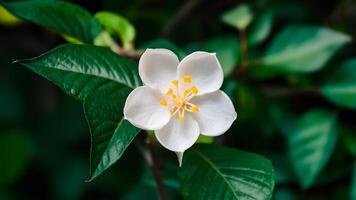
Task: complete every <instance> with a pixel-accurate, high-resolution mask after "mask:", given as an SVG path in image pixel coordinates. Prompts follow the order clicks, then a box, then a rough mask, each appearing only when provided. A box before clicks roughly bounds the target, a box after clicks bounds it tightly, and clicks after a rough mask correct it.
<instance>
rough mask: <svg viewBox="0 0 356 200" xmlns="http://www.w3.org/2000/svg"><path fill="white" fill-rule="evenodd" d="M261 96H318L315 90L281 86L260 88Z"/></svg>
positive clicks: (312, 88)
mask: <svg viewBox="0 0 356 200" xmlns="http://www.w3.org/2000/svg"><path fill="white" fill-rule="evenodd" d="M260 90H261V91H262V93H263V94H265V95H268V96H299V95H319V91H318V89H317V88H314V87H308V88H300V89H299V88H289V87H281V86H260Z"/></svg>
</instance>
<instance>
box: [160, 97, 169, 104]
mask: <svg viewBox="0 0 356 200" xmlns="http://www.w3.org/2000/svg"><path fill="white" fill-rule="evenodd" d="M159 103H160V104H161V105H162V106H167V105H168V102H167V100H166V99H165V98H162V99H161V100H160V101H159Z"/></svg>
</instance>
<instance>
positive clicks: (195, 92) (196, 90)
mask: <svg viewBox="0 0 356 200" xmlns="http://www.w3.org/2000/svg"><path fill="white" fill-rule="evenodd" d="M191 90H192V92H193V94H198V88H197V87H195V86H193V87H192V88H191Z"/></svg>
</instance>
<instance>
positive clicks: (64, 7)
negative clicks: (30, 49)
mask: <svg viewBox="0 0 356 200" xmlns="http://www.w3.org/2000/svg"><path fill="white" fill-rule="evenodd" d="M0 4H1V5H3V6H4V7H5V8H6V9H7V10H8V11H9V12H11V13H12V14H14V15H15V16H17V17H19V18H21V19H24V20H27V21H30V22H33V23H35V24H37V25H40V26H43V27H46V28H49V29H51V30H53V31H55V32H58V33H61V34H65V35H67V36H70V37H73V38H75V39H77V40H80V41H82V42H85V43H92V41H93V40H94V38H95V37H96V36H97V35H98V34H99V33H100V32H101V26H100V24H99V23H98V22H97V21H96V20H95V18H94V17H93V16H91V15H90V13H89V12H88V11H86V10H85V9H83V8H81V7H79V6H77V5H73V4H71V3H68V2H64V1H41V0H34V1H18V2H12V3H5V2H0Z"/></svg>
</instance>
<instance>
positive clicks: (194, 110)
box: [189, 106, 199, 112]
mask: <svg viewBox="0 0 356 200" xmlns="http://www.w3.org/2000/svg"><path fill="white" fill-rule="evenodd" d="M189 110H190V111H192V112H198V111H199V107H198V106H190V107H189Z"/></svg>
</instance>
